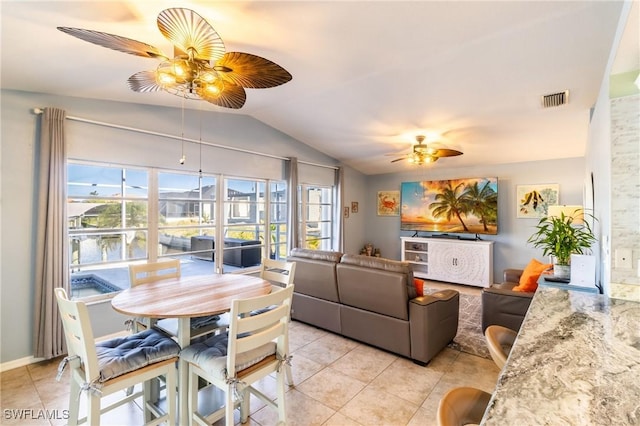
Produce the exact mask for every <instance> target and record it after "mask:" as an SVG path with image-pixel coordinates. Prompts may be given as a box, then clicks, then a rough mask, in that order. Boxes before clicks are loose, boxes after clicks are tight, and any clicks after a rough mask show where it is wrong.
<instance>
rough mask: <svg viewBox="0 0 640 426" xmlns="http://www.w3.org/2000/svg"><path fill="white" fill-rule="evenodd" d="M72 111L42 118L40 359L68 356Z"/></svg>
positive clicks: (37, 351) (36, 350)
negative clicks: (63, 303) (68, 133)
mask: <svg viewBox="0 0 640 426" xmlns="http://www.w3.org/2000/svg"><path fill="white" fill-rule="evenodd" d="M65 117H66V112H65V111H64V110H61V109H57V108H45V109H44V112H43V113H42V115H41V116H40V128H39V131H40V141H39V146H38V150H37V156H38V163H39V168H38V173H39V174H38V188H37V190H38V205H37V212H38V213H37V214H38V217H37V228H36V235H37V237H36V253H35V258H34V262H35V265H34V269H35V298H34V303H35V306H34V313H35V318H34V344H33V347H34V356H35V357H37V358H45V359H50V358H54V357H57V356H60V355H63V354H65V353H66V347H65V346H66V345H65V341H64V332H63V329H62V322H61V320H60V315H59V311H58V306H57V303H56V298H55V296H54V293H53V289H54V288H56V287H62V288H64V289H65V290H67V291H69V268H68V265H69V252H68V247H67V233H68V230H67V168H66V157H67V154H66V145H65V136H64V121H65Z"/></svg>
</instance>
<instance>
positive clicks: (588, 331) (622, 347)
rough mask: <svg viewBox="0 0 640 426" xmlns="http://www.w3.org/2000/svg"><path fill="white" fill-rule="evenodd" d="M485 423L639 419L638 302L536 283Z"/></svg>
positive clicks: (638, 422) (593, 422) (592, 422)
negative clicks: (541, 285)
mask: <svg viewBox="0 0 640 426" xmlns="http://www.w3.org/2000/svg"><path fill="white" fill-rule="evenodd" d="M482 424H483V425H500V426H502V425H516V424H517V425H640V303H638V302H635V301H629V300H622V299H610V298H608V297H606V296H604V295H594V294H588V293H583V292H577V291H566V290H559V289H555V288H544V287H540V288H538V291H537V292H536V294H535V296H534V298H533V301H532V302H531V307H530V308H529V312H528V313H527V316H526V318H525V320H524V323H523V324H522V328H521V329H520V332H519V333H518V338H517V340H516V343H515V345H514V347H513V349H512V351H511V354H510V356H509V360H508V361H507V364H506V365H505V367H504V369H503V370H502V373H501V374H500V377H499V378H498V383H497V385H496V389H495V391H494V393H493V396H492V398H491V402H490V403H489V406H488V408H487V411H486V412H485V415H484V418H483V420H482Z"/></svg>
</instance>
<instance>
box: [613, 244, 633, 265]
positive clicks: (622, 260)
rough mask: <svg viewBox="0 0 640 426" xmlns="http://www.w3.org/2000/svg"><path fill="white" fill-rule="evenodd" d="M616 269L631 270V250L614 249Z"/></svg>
mask: <svg viewBox="0 0 640 426" xmlns="http://www.w3.org/2000/svg"><path fill="white" fill-rule="evenodd" d="M615 262H616V268H618V269H631V268H633V261H632V259H631V249H625V248H619V249H616V258H615Z"/></svg>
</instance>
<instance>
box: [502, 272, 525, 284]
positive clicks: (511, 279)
mask: <svg viewBox="0 0 640 426" xmlns="http://www.w3.org/2000/svg"><path fill="white" fill-rule="evenodd" d="M523 272H524V269H505V270H504V271H503V282H505V283H517V282H520V276H521V275H522V273H523Z"/></svg>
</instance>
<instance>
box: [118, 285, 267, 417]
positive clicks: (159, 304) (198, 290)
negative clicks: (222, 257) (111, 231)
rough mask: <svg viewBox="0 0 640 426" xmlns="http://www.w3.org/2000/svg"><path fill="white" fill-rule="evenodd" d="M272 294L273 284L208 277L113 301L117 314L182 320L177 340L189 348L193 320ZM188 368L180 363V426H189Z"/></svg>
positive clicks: (147, 288)
mask: <svg viewBox="0 0 640 426" xmlns="http://www.w3.org/2000/svg"><path fill="white" fill-rule="evenodd" d="M270 292H271V283H270V282H269V281H267V280H263V279H262V278H259V277H254V276H251V275H240V274H207V275H196V276H183V277H180V278H169V279H166V280H162V281H156V282H152V283H146V284H140V285H137V286H135V287H132V288H128V289H126V290H123V291H121V292H120V293H119V294H117V295H116V296H115V297H114V298H113V299H112V300H111V306H112V307H113V309H115V310H116V311H118V312H120V313H122V314H125V315H129V316H134V317H148V318H178V335H177V340H178V344H179V345H180V347H182V348H185V347H187V346H188V345H189V343H190V340H191V318H195V317H203V316H208V315H218V314H222V313H225V312H228V311H230V310H231V301H232V300H234V299H246V298H250V297H257V296H262V295H265V294H269V293H270ZM187 391H188V367H187V365H186V363H185V362H184V361H182V360H181V361H180V362H178V413H179V414H178V415H179V421H178V424H180V425H186V424H188V412H187V404H188V395H187Z"/></svg>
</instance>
